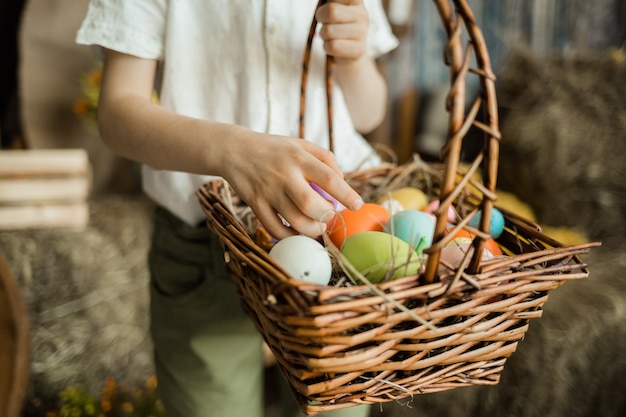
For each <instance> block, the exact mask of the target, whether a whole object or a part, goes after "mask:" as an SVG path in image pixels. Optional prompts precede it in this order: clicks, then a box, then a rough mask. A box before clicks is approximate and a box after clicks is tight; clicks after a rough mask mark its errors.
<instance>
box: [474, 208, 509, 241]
mask: <svg viewBox="0 0 626 417" xmlns="http://www.w3.org/2000/svg"><path fill="white" fill-rule="evenodd" d="M481 215H482V210H478V213H476V215H475V216H474V217H472V220H470V221H469V225H470V226H472V227H474V228H476V229H478V228H479V227H480V218H481ZM503 231H504V216H503V215H502V212H501V211H500V210H498V209H497V208H492V209H491V220H490V221H489V234H490V235H491V236H493V238H494V239H497V238H499V237H500V236H501V235H502V232H503Z"/></svg>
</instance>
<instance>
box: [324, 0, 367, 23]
mask: <svg viewBox="0 0 626 417" xmlns="http://www.w3.org/2000/svg"><path fill="white" fill-rule="evenodd" d="M315 18H316V19H317V21H318V22H320V23H322V24H336V23H350V22H355V21H367V11H366V10H365V7H364V6H363V2H362V1H361V0H331V1H329V2H328V3H326V4H325V5H323V6H322V7H320V8H319V9H317V11H316V13H315Z"/></svg>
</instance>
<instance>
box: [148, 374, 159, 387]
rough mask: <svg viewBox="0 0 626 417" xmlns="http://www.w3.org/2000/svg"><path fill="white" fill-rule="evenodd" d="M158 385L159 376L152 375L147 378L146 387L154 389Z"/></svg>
mask: <svg viewBox="0 0 626 417" xmlns="http://www.w3.org/2000/svg"><path fill="white" fill-rule="evenodd" d="M156 387H157V378H156V376H154V375H152V376H149V377H148V378H146V388H150V389H154V388H156Z"/></svg>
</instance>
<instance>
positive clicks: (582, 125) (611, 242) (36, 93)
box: [0, 0, 626, 417]
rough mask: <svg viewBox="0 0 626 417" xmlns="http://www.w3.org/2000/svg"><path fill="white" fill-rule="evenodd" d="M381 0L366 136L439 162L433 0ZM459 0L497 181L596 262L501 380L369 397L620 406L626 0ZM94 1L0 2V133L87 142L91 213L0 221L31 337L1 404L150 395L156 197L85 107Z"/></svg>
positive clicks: (498, 409)
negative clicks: (378, 90)
mask: <svg viewBox="0 0 626 417" xmlns="http://www.w3.org/2000/svg"><path fill="white" fill-rule="evenodd" d="M383 3H384V5H385V8H386V10H387V12H388V16H389V19H390V22H391V23H392V26H393V29H394V32H395V33H396V35H397V36H398V38H399V39H400V46H399V48H397V49H396V50H395V51H393V52H392V53H390V54H389V55H388V56H386V57H384V58H383V59H382V60H381V61H380V68H381V70H382V71H383V72H384V73H385V75H386V77H387V80H388V83H389V87H390V101H389V108H388V116H387V118H386V120H385V122H384V123H383V125H382V126H381V127H380V128H378V129H377V130H376V131H374V132H372V133H371V134H369V135H368V139H369V140H371V141H372V142H374V143H377V144H381V145H382V146H385V147H387V148H388V149H390V150H392V152H393V153H394V154H395V155H396V156H397V158H398V160H399V161H400V162H403V161H406V160H408V159H409V158H410V157H411V155H412V154H413V153H415V152H418V153H420V154H421V155H422V156H423V157H424V158H425V159H427V160H437V158H438V157H439V150H440V148H441V146H442V145H443V143H444V141H445V138H446V133H447V114H446V112H445V98H446V94H447V92H448V86H449V82H450V80H449V75H448V69H447V67H445V66H444V65H443V52H442V51H443V48H444V43H445V34H444V33H443V31H442V29H441V22H440V19H439V15H438V13H437V11H436V9H435V7H434V5H433V2H432V1H430V0H385V1H384V2H383ZM468 3H469V4H470V6H471V7H472V10H473V11H474V14H475V17H476V20H477V22H478V23H479V25H480V27H481V28H482V30H483V33H484V36H485V40H486V43H487V46H488V48H489V51H490V57H491V60H492V64H493V67H494V70H495V73H496V75H497V77H498V84H497V88H498V100H499V105H500V111H501V129H502V132H503V141H502V148H501V160H500V173H499V178H498V181H499V187H500V188H501V189H502V191H503V193H511V194H512V195H514V196H515V197H516V199H517V200H516V201H518V202H517V203H516V204H518V206H517V208H519V210H520V211H524V214H525V215H527V216H529V217H532V219H533V220H536V221H538V222H539V223H541V224H542V225H544V226H545V227H546V228H548V229H547V230H554V233H563V234H561V235H559V236H558V237H559V238H562V239H563V240H565V241H567V240H568V239H572V240H574V241H576V240H577V239H586V240H602V241H603V243H604V244H603V247H602V248H601V249H600V250H598V251H596V253H595V254H592V255H590V256H589V260H588V262H589V263H590V265H591V271H592V274H591V276H590V278H589V279H588V280H584V281H583V282H576V283H571V284H568V285H566V286H564V287H563V288H562V289H559V291H557V292H555V295H554V296H552V297H553V298H551V302H550V303H548V304H547V305H546V313H545V317H544V318H543V319H542V320H539V321H538V322H537V323H533V324H532V325H531V330H530V331H529V334H528V337H527V340H525V341H524V342H523V343H524V344H523V345H522V347H523V349H522V348H520V351H519V352H517V353H516V354H515V355H513V357H512V358H511V359H510V360H509V362H507V364H509V365H507V366H508V368H507V371H506V372H505V374H504V375H503V381H502V382H501V384H500V385H498V386H497V387H493V388H487V389H483V388H481V387H476V388H474V387H472V388H469V389H460V390H454V391H451V392H448V393H442V394H433V395H428V396H424V397H420V398H415V399H413V401H405V402H404V403H403V404H396V403H392V404H385V405H384V406H381V407H378V406H375V407H373V408H372V415H381V416H383V415H384V416H398V417H399V416H483V415H484V416H487V415H489V416H494V415H495V416H542V417H546V416H555V417H556V416H594V417H595V416H611V417H612V416H615V417H617V416H623V415H626V402H625V400H624V399H623V392H624V391H626V382H624V379H625V378H624V376H625V375H626V353H625V352H626V336H625V332H626V329H625V326H624V325H623V323H624V320H625V319H626V317H625V315H626V313H625V311H626V289H625V287H626V283H625V280H626V278H625V277H624V275H625V274H624V272H625V270H626V250H625V249H626V245H624V243H623V242H622V241H623V238H624V236H625V235H626V221H625V220H626V185H625V184H626V163H625V162H624V161H626V150H625V149H626V58H625V55H624V54H625V51H624V48H625V47H626V46H625V41H626V0H588V1H583V0H469V1H468ZM87 5H88V1H87V0H28V1H26V0H0V31H1V32H2V36H1V38H0V40H1V44H0V62H2V65H0V71H1V77H0V83H1V84H0V141H1V145H2V149H3V150H10V149H82V150H84V151H85V153H86V155H87V156H88V160H89V164H90V169H91V173H90V177H89V178H90V179H89V181H90V189H89V195H88V201H89V216H90V218H89V224H88V225H86V226H85V227H83V228H80V229H79V230H71V231H67V230H65V229H54V228H47V229H43V230H37V229H24V230H0V254H4V257H5V258H6V261H7V264H8V267H9V273H10V274H11V275H12V277H13V278H14V280H15V281H16V283H17V286H18V288H19V293H18V294H17V295H15V297H21V298H22V299H23V307H24V311H25V313H24V314H26V316H27V318H28V330H27V332H28V335H29V339H30V348H29V350H28V352H22V355H28V356H29V357H28V363H29V365H28V366H27V367H26V368H27V369H25V368H24V367H22V368H20V369H17V368H16V369H14V374H11V373H10V372H8V371H7V372H3V370H2V369H0V378H3V376H4V378H5V380H4V381H3V382H0V402H2V401H1V400H2V398H3V397H2V396H1V395H2V390H3V389H4V390H5V396H13V397H12V398H20V399H21V398H23V399H24V401H23V404H24V407H23V410H22V411H21V413H22V415H25V416H39V415H42V416H44V415H46V413H47V412H55V411H50V407H52V405H51V404H53V403H54V402H55V401H56V400H57V399H58V398H59V393H60V392H63V391H64V390H66V389H67V388H68V387H72V386H75V385H79V386H81V387H84V389H85V392H84V393H80V392H79V393H77V392H75V391H73V392H71V395H74V396H75V397H76V398H79V397H80V395H84V396H85V398H87V397H88V396H89V395H88V394H89V393H92V394H94V393H95V394H94V395H100V394H101V393H102V392H103V389H106V388H107V387H108V389H109V392H110V390H111V389H118V390H119V391H120V392H121V391H123V389H122V388H120V387H121V386H122V385H123V384H127V386H128V387H131V388H129V389H128V392H131V391H132V389H133V388H132V387H135V388H134V389H135V394H137V392H139V393H140V394H141V395H145V396H146V398H148V397H150V396H151V395H153V386H154V383H155V381H153V380H152V379H151V378H152V368H151V352H150V341H149V338H148V337H147V300H146V298H147V291H146V283H147V280H148V278H147V272H146V270H145V265H144V262H145V255H146V250H147V244H148V240H149V235H150V222H149V216H150V210H151V208H152V207H151V204H150V203H149V202H148V201H146V200H145V199H144V198H143V196H142V195H141V192H140V189H139V181H140V178H139V171H138V169H137V166H136V165H135V164H134V163H132V162H130V161H126V160H124V159H121V158H119V157H117V156H115V155H113V154H112V153H111V152H110V151H109V150H108V149H107V148H106V147H105V146H104V145H103V144H102V142H101V141H100V140H99V137H98V133H97V129H96V128H95V125H94V123H93V119H92V116H93V115H92V113H90V111H91V109H90V105H92V103H91V102H92V101H93V88H94V85H97V83H98V82H99V78H98V75H99V65H100V62H99V56H98V54H97V51H95V50H92V49H90V48H86V47H84V46H79V45H76V44H75V43H74V37H75V34H76V31H77V29H78V27H79V25H80V23H81V20H82V18H83V17H84V15H85V12H86V8H87ZM473 87H475V86H472V85H470V89H471V88H473ZM464 151H465V152H467V154H468V155H469V154H471V152H472V145H471V144H469V145H468V146H467V147H466V148H465V150H464ZM550 228H552V229H550ZM6 274H7V273H6V272H5V276H6ZM0 275H1V274H0ZM0 295H2V293H1V292H0ZM2 302H3V301H2V300H0V303H2ZM1 311H2V310H0V312H1ZM16 311H18V310H16ZM7 341H8V342H7ZM9 343H10V339H4V340H2V338H1V337H0V344H4V345H5V346H7V345H8V344H9ZM0 352H1V351H0ZM14 354H15V355H16V356H18V355H19V354H20V352H14ZM3 364H4V366H9V365H7V364H6V363H5V362H1V361H0V366H2V365H3ZM7 370H8V368H7ZM19 372H22V376H21V377H20V376H19V375H18V374H19ZM11 375H13V377H11ZM276 377H277V375H276V369H275V368H268V379H271V378H276ZM9 378H13V379H12V380H8V379H9ZM107 378H109V379H107ZM7 380H8V381H7ZM17 382H20V384H22V383H23V385H24V389H23V390H22V389H21V387H19V386H17ZM3 384H4V385H3ZM116 384H117V385H116ZM103 387H104V388H103ZM112 387H113V388H112ZM115 387H117V388H115ZM137 387H139V388H137ZM137 390H139V391H137ZM68 395H69V394H68ZM129 395H130V394H129ZM5 398H11V397H5ZM73 398H74V397H73ZM80 398H82V397H80ZM129 398H130V397H129ZM150 398H152V397H150ZM273 398H274V397H273V394H272V393H271V392H268V415H273V414H272V413H275V411H274V408H273V406H272V401H273ZM76 401H78V400H76ZM18 402H19V403H20V407H19V408H20V409H21V408H22V407H21V404H22V401H18ZM7 404H8V402H7ZM15 409H17V408H16V407H14V410H15ZM2 411H3V410H2V406H1V404H0V417H4V416H3V415H2ZM151 412H154V410H152V411H151ZM135 413H136V414H135V415H141V414H140V413H139V411H137V410H135ZM147 413H148V412H147ZM50 415H55V414H50ZM85 415H87V414H85ZM107 415H108V414H107ZM145 415H147V414H145ZM6 416H7V417H9V416H11V417H13V416H12V415H10V414H6Z"/></svg>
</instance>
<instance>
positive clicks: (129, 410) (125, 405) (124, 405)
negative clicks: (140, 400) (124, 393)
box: [122, 401, 135, 414]
mask: <svg viewBox="0 0 626 417" xmlns="http://www.w3.org/2000/svg"><path fill="white" fill-rule="evenodd" d="M134 409H135V408H134V407H133V405H132V404H131V403H130V402H128V401H125V402H124V403H122V411H123V412H125V413H127V414H130V413H132V412H133V410H134Z"/></svg>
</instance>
